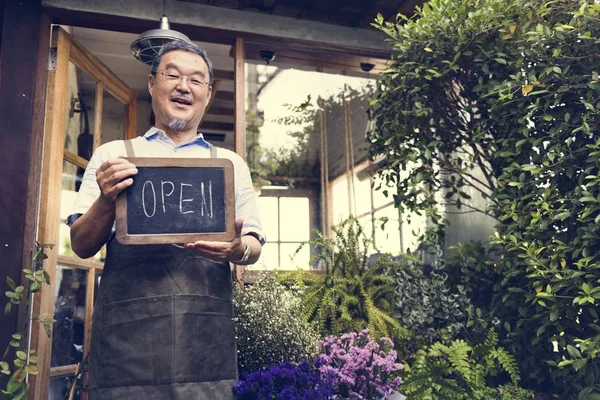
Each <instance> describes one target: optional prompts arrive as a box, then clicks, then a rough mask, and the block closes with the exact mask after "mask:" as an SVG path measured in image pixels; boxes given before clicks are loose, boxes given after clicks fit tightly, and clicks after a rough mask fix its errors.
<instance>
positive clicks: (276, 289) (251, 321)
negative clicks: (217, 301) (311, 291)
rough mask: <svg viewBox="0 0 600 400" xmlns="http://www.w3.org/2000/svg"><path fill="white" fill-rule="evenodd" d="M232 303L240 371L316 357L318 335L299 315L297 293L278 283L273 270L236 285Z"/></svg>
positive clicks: (300, 309) (299, 301)
mask: <svg viewBox="0 0 600 400" xmlns="http://www.w3.org/2000/svg"><path fill="white" fill-rule="evenodd" d="M233 306H234V311H235V330H236V337H237V351H238V366H239V370H240V372H251V371H258V370H261V369H264V368H267V367H269V366H271V365H275V364H279V363H281V362H283V361H289V362H294V363H299V362H301V361H302V360H303V359H308V360H312V359H314V358H315V357H316V355H317V351H318V341H319V339H320V338H319V335H318V334H317V332H316V330H315V329H314V328H313V327H312V326H311V325H310V324H308V323H307V322H306V321H305V320H304V319H303V318H302V315H303V308H302V304H301V300H300V298H299V296H298V294H297V293H295V292H294V291H292V290H290V289H288V288H286V287H285V286H283V285H281V284H279V283H278V282H277V277H276V276H275V274H274V273H269V274H266V275H265V276H263V277H262V278H260V279H259V280H258V281H257V282H256V283H254V284H253V285H252V286H250V287H247V288H241V287H237V288H236V289H235V291H234V294H233Z"/></svg>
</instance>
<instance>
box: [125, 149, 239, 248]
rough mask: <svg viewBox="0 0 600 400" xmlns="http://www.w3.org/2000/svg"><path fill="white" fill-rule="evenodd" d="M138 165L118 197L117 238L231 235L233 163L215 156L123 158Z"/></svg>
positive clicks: (154, 240)
mask: <svg viewBox="0 0 600 400" xmlns="http://www.w3.org/2000/svg"><path fill="white" fill-rule="evenodd" d="M127 160H129V161H130V162H131V163H133V164H135V166H136V167H137V169H138V173H137V175H135V176H134V177H133V185H131V186H130V187H128V188H127V189H126V190H125V191H123V193H121V195H119V198H118V199H117V208H116V221H117V223H116V230H117V232H116V236H117V240H118V241H119V242H120V243H122V244H163V243H189V242H194V241H196V240H213V241H231V240H233V238H234V237H235V204H234V201H235V194H234V178H233V164H232V163H231V161H229V160H226V159H219V158H201V159H196V158H140V157H129V158H127Z"/></svg>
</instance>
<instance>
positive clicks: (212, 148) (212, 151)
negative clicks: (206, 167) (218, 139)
mask: <svg viewBox="0 0 600 400" xmlns="http://www.w3.org/2000/svg"><path fill="white" fill-rule="evenodd" d="M210 158H217V148H216V147H215V146H213V145H212V144H211V145H210Z"/></svg>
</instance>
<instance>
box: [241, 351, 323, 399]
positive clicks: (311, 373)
mask: <svg viewBox="0 0 600 400" xmlns="http://www.w3.org/2000/svg"><path fill="white" fill-rule="evenodd" d="M333 384H334V380H333V378H332V376H331V375H330V374H329V373H328V372H325V373H321V372H320V371H319V369H318V367H317V364H315V365H311V364H309V363H308V361H306V360H304V361H302V362H301V363H300V364H298V365H296V364H294V363H291V362H282V363H280V364H279V365H273V366H271V367H269V368H267V369H265V370H262V371H255V372H251V373H242V376H241V379H240V381H239V382H238V384H237V385H235V386H234V387H233V391H234V392H235V393H236V394H237V396H238V400H267V399H269V400H271V399H275V400H303V399H314V400H327V399H330V398H331V397H332V396H333Z"/></svg>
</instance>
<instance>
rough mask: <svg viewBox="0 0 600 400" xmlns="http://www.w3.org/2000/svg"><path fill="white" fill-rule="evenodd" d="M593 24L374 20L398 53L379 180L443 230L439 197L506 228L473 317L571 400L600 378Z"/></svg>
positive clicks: (599, 46)
mask: <svg viewBox="0 0 600 400" xmlns="http://www.w3.org/2000/svg"><path fill="white" fill-rule="evenodd" d="M599 18H600V5H598V4H594V2H591V1H587V0H583V1H575V0H555V1H549V0H470V1H463V0H431V1H429V2H428V3H427V4H425V5H424V6H423V8H422V9H421V10H419V12H418V19H415V20H407V19H406V18H404V17H402V16H400V17H399V20H398V21H396V22H385V21H383V19H382V18H379V19H378V20H377V23H376V24H375V25H376V26H377V27H378V28H379V29H381V30H382V31H384V32H385V33H387V34H388V35H389V39H390V41H391V43H392V45H393V49H394V52H393V57H392V60H391V64H390V67H389V69H388V71H387V72H386V73H385V74H383V75H382V77H381V78H380V80H379V89H380V94H379V95H378V97H377V98H376V99H374V100H373V101H372V106H373V115H374V117H375V118H376V122H377V129H376V130H375V131H373V132H372V133H371V134H370V137H369V138H370V141H371V148H370V153H371V156H373V157H380V156H382V155H383V156H385V157H384V158H383V160H384V161H383V162H381V163H379V164H378V166H379V168H380V169H379V171H380V174H381V175H382V176H383V177H384V178H386V179H387V180H388V181H390V182H393V183H394V184H395V185H396V186H397V188H398V190H397V192H396V193H394V199H395V201H396V203H397V204H398V205H399V206H400V207H401V208H405V209H409V210H411V211H417V210H423V209H424V210H426V211H427V212H428V213H429V215H430V216H431V218H432V220H433V221H434V222H437V223H440V224H442V223H443V219H442V214H441V213H440V211H439V210H440V209H441V207H439V203H440V200H439V198H438V197H436V196H432V195H431V193H440V192H441V193H443V194H444V196H442V197H444V200H443V201H441V202H443V203H445V204H446V205H452V206H455V207H457V208H458V209H459V211H460V210H462V211H464V212H472V211H481V212H484V213H486V214H489V215H491V216H492V217H493V218H495V219H496V220H497V221H498V226H497V236H496V237H495V238H494V239H493V241H492V244H493V245H494V246H495V248H494V253H495V257H494V258H492V259H489V260H488V261H489V262H486V263H484V264H483V265H482V266H481V268H482V270H483V271H485V270H486V269H487V270H489V271H490V276H492V275H497V277H498V281H497V282H495V283H493V284H490V285H489V286H488V287H489V288H490V295H489V296H490V299H489V303H488V305H487V306H488V309H487V310H484V312H480V314H479V315H478V316H476V317H477V318H479V319H485V320H486V322H488V323H492V322H495V323H497V328H498V333H499V335H500V338H501V340H502V344H503V346H505V347H506V348H507V349H508V350H509V351H511V353H513V354H515V355H516V357H517V359H518V361H519V364H520V366H521V370H522V371H523V372H524V377H525V378H526V382H527V384H529V385H536V386H537V387H538V388H540V389H547V388H554V389H553V390H554V392H555V393H557V394H558V395H561V396H563V397H565V398H567V396H569V395H570V393H571V394H572V393H573V392H576V391H580V398H582V399H585V398H593V396H594V395H595V394H594V393H596V395H597V393H599V392H598V389H599V388H598V387H597V382H600V340H599V333H600V323H599V320H598V319H599V318H598V312H597V304H596V302H597V301H600V284H599V282H600V257H599V256H600V237H599V236H598V233H597V232H598V231H599V228H600V135H599V134H598V133H599V131H598V129H599V127H600V100H599V99H600V82H599V78H598V75H599V70H598V58H599V56H600V23H599ZM405 171H408V173H406V172H405ZM465 187H469V188H470V189H471V190H470V192H475V193H477V192H478V193H480V194H481V196H483V197H484V198H486V199H487V200H488V203H489V207H487V208H484V209H482V208H481V207H477V206H476V205H475V204H476V203H474V202H472V201H471V200H472V199H471V197H470V195H469V194H468V193H467V192H466V191H465V190H464V189H465ZM468 258H469V257H467V258H466V260H467V259H468ZM471 261H472V260H471ZM484 273H485V272H484ZM480 299H482V298H480ZM555 347H556V348H555ZM594 391H596V392H594Z"/></svg>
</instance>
